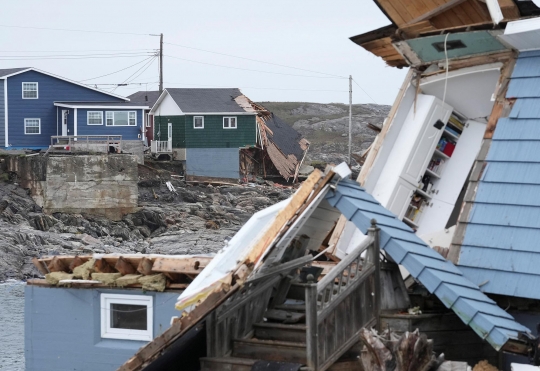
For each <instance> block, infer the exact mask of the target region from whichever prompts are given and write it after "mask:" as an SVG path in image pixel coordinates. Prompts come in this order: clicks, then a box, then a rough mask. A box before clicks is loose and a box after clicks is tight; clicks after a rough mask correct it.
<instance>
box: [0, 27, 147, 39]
mask: <svg viewBox="0 0 540 371" xmlns="http://www.w3.org/2000/svg"><path fill="white" fill-rule="evenodd" d="M0 27H7V28H24V29H32V30H49V31H69V32H87V33H100V34H115V35H137V36H149V35H150V34H147V33H136V32H116V31H95V30H76V29H69V28H51V27H34V26H13V25H7V24H0Z"/></svg>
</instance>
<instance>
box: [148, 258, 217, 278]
mask: <svg viewBox="0 0 540 371" xmlns="http://www.w3.org/2000/svg"><path fill="white" fill-rule="evenodd" d="M210 261H212V258H210V257H194V258H185V259H175V258H157V259H155V261H154V265H153V267H152V270H153V271H154V272H163V273H166V272H167V273H183V274H199V273H200V272H201V271H202V270H203V269H204V268H205V267H206V266H207V265H208V263H210Z"/></svg>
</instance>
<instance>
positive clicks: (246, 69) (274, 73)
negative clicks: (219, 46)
mask: <svg viewBox="0 0 540 371" xmlns="http://www.w3.org/2000/svg"><path fill="white" fill-rule="evenodd" d="M165 57H168V58H173V59H178V60H181V61H187V62H193V63H199V64H205V65H208V66H215V67H222V68H230V69H233V70H242V71H251V72H259V73H269V74H272V75H285V76H297V77H312V78H317V79H342V78H343V77H326V76H310V75H296V74H291V73H283V72H271V71H261V70H253V69H249V68H241V67H232V66H224V65H221V64H215V63H208V62H201V61H195V60H192V59H186V58H180V57H175V56H173V55H165Z"/></svg>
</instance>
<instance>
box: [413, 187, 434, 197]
mask: <svg viewBox="0 0 540 371" xmlns="http://www.w3.org/2000/svg"><path fill="white" fill-rule="evenodd" d="M416 193H418V194H419V195H421V196H424V197H425V198H429V199H431V198H432V196H430V195H429V194H427V193H426V192H425V191H422V190H421V189H420V188H417V189H416Z"/></svg>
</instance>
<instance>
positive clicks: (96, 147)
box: [49, 135, 122, 153]
mask: <svg viewBox="0 0 540 371" xmlns="http://www.w3.org/2000/svg"><path fill="white" fill-rule="evenodd" d="M111 147H112V148H114V152H116V153H121V152H122V136H121V135H53V136H51V145H50V147H49V149H64V150H67V151H70V152H72V151H73V150H78V151H80V150H87V151H96V152H105V153H109V152H111Z"/></svg>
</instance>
